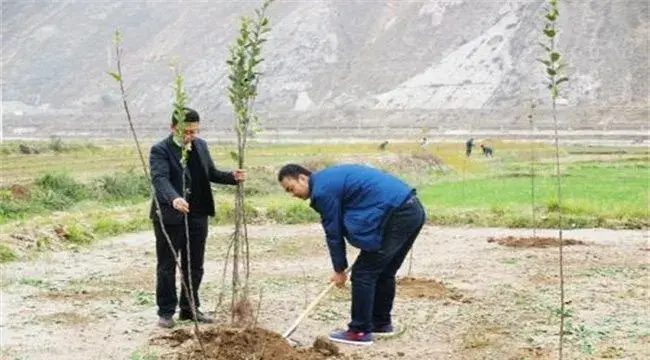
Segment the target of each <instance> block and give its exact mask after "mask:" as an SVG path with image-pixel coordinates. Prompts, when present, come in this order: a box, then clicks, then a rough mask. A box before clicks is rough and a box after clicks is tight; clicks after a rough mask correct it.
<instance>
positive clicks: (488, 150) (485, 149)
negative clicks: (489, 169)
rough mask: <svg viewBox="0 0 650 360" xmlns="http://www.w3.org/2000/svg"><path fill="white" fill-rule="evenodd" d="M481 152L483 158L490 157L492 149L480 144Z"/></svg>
mask: <svg viewBox="0 0 650 360" xmlns="http://www.w3.org/2000/svg"><path fill="white" fill-rule="evenodd" d="M481 150H483V155H484V156H485V157H492V148H491V147H489V146H485V145H483V144H481Z"/></svg>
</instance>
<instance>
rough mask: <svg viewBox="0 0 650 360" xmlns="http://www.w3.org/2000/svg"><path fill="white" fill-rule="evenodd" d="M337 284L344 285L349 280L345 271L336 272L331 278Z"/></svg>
mask: <svg viewBox="0 0 650 360" xmlns="http://www.w3.org/2000/svg"><path fill="white" fill-rule="evenodd" d="M330 280H331V281H332V282H333V283H334V284H335V285H336V286H338V287H342V286H343V285H345V282H346V281H347V280H348V275H347V274H346V273H345V272H340V273H334V275H332V278H331V279H330Z"/></svg>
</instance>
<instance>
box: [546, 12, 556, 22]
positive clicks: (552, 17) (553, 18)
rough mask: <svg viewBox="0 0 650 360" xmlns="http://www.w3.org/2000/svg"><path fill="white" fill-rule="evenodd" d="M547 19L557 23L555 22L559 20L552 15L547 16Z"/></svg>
mask: <svg viewBox="0 0 650 360" xmlns="http://www.w3.org/2000/svg"><path fill="white" fill-rule="evenodd" d="M546 18H547V19H548V20H549V21H555V20H557V16H556V15H555V14H551V13H549V14H546Z"/></svg>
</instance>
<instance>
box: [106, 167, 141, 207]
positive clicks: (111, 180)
mask: <svg viewBox="0 0 650 360" xmlns="http://www.w3.org/2000/svg"><path fill="white" fill-rule="evenodd" d="M93 185H94V186H93V187H94V189H95V191H96V192H97V194H98V196H99V197H100V198H101V199H104V200H127V199H141V198H145V197H148V196H149V184H148V183H147V179H146V177H145V176H144V175H142V174H136V173H135V172H134V171H133V170H130V171H128V172H123V173H116V174H112V175H104V176H102V177H100V178H99V179H97V180H95V181H94V184H93Z"/></svg>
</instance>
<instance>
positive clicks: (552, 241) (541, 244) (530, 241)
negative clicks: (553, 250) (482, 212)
mask: <svg viewBox="0 0 650 360" xmlns="http://www.w3.org/2000/svg"><path fill="white" fill-rule="evenodd" d="M487 242H489V243H492V242H495V243H497V244H499V245H503V246H510V247H521V248H548V247H556V246H560V239H556V238H549V237H515V236H506V237H503V238H494V237H490V238H488V240H487ZM562 245H586V243H585V242H584V241H580V240H574V239H562Z"/></svg>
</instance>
